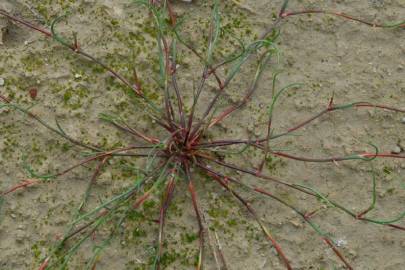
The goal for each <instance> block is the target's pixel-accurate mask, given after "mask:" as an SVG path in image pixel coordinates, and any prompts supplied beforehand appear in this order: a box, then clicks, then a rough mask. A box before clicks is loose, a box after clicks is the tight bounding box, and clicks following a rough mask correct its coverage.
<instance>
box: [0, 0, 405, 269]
mask: <svg viewBox="0 0 405 270" xmlns="http://www.w3.org/2000/svg"><path fill="white" fill-rule="evenodd" d="M281 2H282V1H265V0H244V1H240V5H236V4H235V3H234V2H233V1H230V0H226V1H221V12H222V16H223V25H224V26H225V27H226V28H227V29H228V30H229V31H230V32H232V33H233V34H234V35H235V36H237V37H239V38H242V39H244V41H246V42H247V41H249V40H252V38H253V37H254V36H255V35H257V34H258V33H260V32H261V31H262V30H263V29H264V27H265V26H267V25H269V24H271V22H272V16H273V15H274V14H277V12H278V10H279V8H280V6H281ZM210 4H211V3H210V2H209V1H193V3H191V4H190V3H183V2H181V1H177V2H175V9H176V12H177V13H178V14H179V15H182V16H184V18H185V19H186V23H185V25H184V33H187V38H188V39H190V40H193V41H194V43H195V46H199V45H202V44H203V43H204V39H203V34H204V32H205V38H206V35H207V33H206V31H207V29H208V27H207V23H208V21H209V16H210V8H209V6H210ZM311 7H316V8H319V7H320V8H325V9H327V10H336V11H342V12H346V13H348V14H351V15H354V16H356V17H361V18H363V19H365V20H368V21H376V22H393V21H400V20H403V19H404V18H405V1H402V0H396V1H395V0H391V1H389V0H387V1H384V0H379V1H377V0H375V1H371V0H368V1H366V0H362V1H343V0H342V1H290V5H289V8H288V9H289V10H301V9H304V8H311ZM0 8H4V9H6V10H8V11H9V12H11V13H13V14H17V15H19V16H22V17H25V18H27V19H29V20H31V21H34V22H36V23H37V24H40V25H45V24H48V25H49V23H50V22H51V21H52V19H54V18H55V17H57V16H58V15H61V14H63V13H64V12H66V11H70V14H69V15H68V17H67V19H66V21H65V22H63V23H61V24H60V26H59V27H58V28H59V29H60V31H62V32H63V33H65V34H66V35H69V36H70V35H71V33H72V31H73V30H74V31H76V32H78V39H79V41H80V44H81V46H82V47H83V48H84V49H85V50H86V51H88V52H89V53H91V54H93V55H95V56H97V57H98V58H101V59H103V60H104V61H106V62H107V63H109V64H110V65H112V66H113V67H115V68H116V69H118V70H119V71H121V72H122V73H124V74H125V75H128V76H130V74H131V67H133V66H134V65H136V66H137V67H138V68H137V69H138V70H140V75H141V78H145V79H144V80H145V85H146V86H150V89H153V83H154V82H153V80H152V79H151V78H152V77H153V76H154V74H155V73H153V72H154V71H155V70H156V68H152V67H151V66H152V64H155V63H156V56H155V55H154V52H156V49H155V47H154V40H153V38H152V36H151V34H150V31H151V20H150V19H149V16H148V12H147V11H146V9H145V8H142V7H139V6H137V5H136V4H134V3H132V2H131V1H130V0H116V1H112V0H100V1H94V0H81V1H79V0H76V1H75V0H72V1H64V0H59V1H56V0H55V1H53V0H48V1H40V0H33V1H23V0H1V1H0ZM0 27H1V28H2V37H1V38H2V39H1V42H2V44H1V45H0V77H1V78H4V80H5V85H4V86H0V93H1V94H2V95H5V96H7V97H9V98H10V99H12V100H13V102H17V103H19V104H20V105H22V106H23V107H29V106H33V107H32V109H31V110H32V111H33V112H35V113H36V114H38V115H39V116H41V117H42V118H44V119H46V121H47V122H49V123H50V124H52V125H53V124H54V118H55V117H58V119H59V121H60V123H61V125H62V126H63V127H64V129H65V130H66V131H67V132H68V134H69V135H70V136H72V137H75V138H78V139H80V140H84V141H92V142H95V143H98V144H100V145H103V146H106V147H114V146H115V147H117V146H119V145H120V144H121V145H125V144H126V143H127V142H130V141H131V138H128V137H126V136H123V135H122V134H119V133H117V131H116V130H115V129H114V128H113V127H111V126H108V125H106V124H104V123H102V122H100V121H99V120H98V114H99V113H101V112H115V113H120V114H122V115H123V116H125V117H126V118H127V119H129V121H130V122H131V123H132V124H134V125H137V126H140V127H142V128H143V130H148V131H150V132H151V131H153V130H154V126H153V123H150V122H149V121H148V118H147V117H145V116H144V115H143V112H142V111H141V110H140V109H138V108H137V107H136V106H135V105H133V104H132V103H131V101H130V99H129V98H128V97H127V96H126V95H125V93H124V92H123V91H122V90H121V88H122V87H120V85H119V83H118V82H116V81H114V80H113V79H112V78H111V77H110V76H109V75H108V74H105V72H103V71H102V70H100V69H99V68H98V67H96V66H94V65H93V64H91V63H89V62H87V61H85V60H83V59H80V58H78V57H77V56H75V55H73V54H72V53H71V52H70V51H67V50H66V49H64V48H61V46H60V45H58V44H56V43H55V42H53V41H52V40H49V39H46V38H45V37H43V36H42V35H39V34H37V33H33V32H32V31H29V30H28V29H27V28H25V27H22V26H20V25H15V24H12V23H10V22H7V21H6V20H5V19H3V18H0ZM281 29H282V31H281V36H280V39H279V44H278V47H279V50H280V52H281V55H280V62H279V64H277V63H276V61H274V63H273V64H272V65H271V67H270V68H269V69H268V71H267V72H266V74H265V75H264V78H263V80H262V82H261V83H260V87H259V90H258V91H257V92H256V94H255V96H254V98H253V100H252V102H251V103H250V105H249V106H248V107H247V108H245V109H244V110H243V111H242V112H239V113H237V114H235V115H234V116H233V117H230V118H229V119H228V120H226V121H225V122H224V124H223V125H222V126H221V127H219V128H217V129H216V130H215V131H214V132H213V134H212V136H213V137H214V138H230V137H234V138H247V137H248V136H250V137H252V136H260V135H263V134H264V131H265V124H264V121H265V110H266V106H267V105H268V104H269V102H270V98H271V78H272V75H273V74H274V71H276V70H280V69H282V70H284V72H283V73H282V75H280V80H279V82H278V86H279V88H280V87H281V86H284V85H287V84H289V83H293V82H300V83H303V87H302V88H300V89H298V90H293V91H291V92H289V93H290V94H289V95H285V96H283V98H282V99H281V100H280V103H279V104H278V107H277V109H276V112H275V120H274V128H275V129H276V130H278V131H282V130H285V129H286V128H288V127H291V126H293V125H294V124H297V123H299V122H300V121H302V120H304V119H306V118H307V117H309V116H311V115H314V114H315V113H316V112H318V111H320V110H322V109H324V108H325V106H326V105H327V103H328V100H329V99H330V97H331V96H332V94H333V93H334V96H335V102H336V103H337V104H341V103H348V102H353V101H370V102H373V103H383V104H386V105H391V106H395V107H399V108H405V42H404V33H405V32H404V31H403V30H399V29H396V30H392V29H386V30H381V29H373V28H370V27H367V26H364V25H360V24H358V23H353V22H348V21H344V20H341V19H339V18H335V17H330V16H323V15H319V16H306V15H305V16H298V17H291V18H289V19H288V20H287V21H286V22H284V24H283V25H282V27H281ZM224 44H228V43H224ZM229 46H231V43H229ZM221 48H223V50H224V51H225V52H226V51H227V50H229V51H231V48H227V47H226V46H225V45H223V46H222V47H221ZM199 70H201V64H199V62H198V61H197V60H196V59H195V58H192V57H191V56H190V57H189V55H188V54H187V53H186V52H184V54H183V58H182V61H181V62H180V67H179V74H181V75H179V78H180V83H181V85H182V86H183V89H184V90H183V91H184V92H183V93H184V95H185V96H186V97H188V98H189V100H191V99H190V97H191V96H192V87H193V85H194V84H195V83H196V82H197V80H198V79H199V76H200V75H199V74H200V73H199V72H198V71H199ZM252 72H253V71H252V70H249V68H247V69H245V70H244V71H243V73H242V74H241V76H240V78H239V79H238V80H236V81H235V82H234V83H233V84H232V85H231V88H230V91H229V95H228V96H227V98H226V99H224V101H223V102H224V104H225V103H226V102H234V101H237V100H239V99H240V98H241V97H242V96H243V93H244V89H245V88H244V87H245V86H246V82H245V81H246V80H244V78H249V77H250V76H252ZM197 74H198V75H197ZM32 88H36V89H38V96H37V97H36V99H35V100H33V99H32V98H31V97H30V95H29V90H30V89H32ZM151 91H152V90H151ZM207 91H208V94H207V95H206V96H204V97H203V98H202V100H201V101H202V102H201V103H200V104H201V105H200V106H201V108H200V109H203V107H204V104H206V103H207V102H208V101H209V97H210V95H211V96H212V89H211V90H210V89H208V90H207ZM159 96H160V94H158V93H156V102H159ZM403 117H404V115H400V114H394V113H390V112H384V111H374V110H348V111H343V112H338V113H335V114H333V115H328V116H325V117H323V118H322V119H320V120H319V121H316V122H314V123H313V124H312V125H310V126H308V127H307V128H305V129H304V130H303V131H301V132H299V133H298V134H299V135H300V136H294V137H287V138H285V139H282V140H279V141H277V140H276V141H274V143H275V145H273V147H279V148H282V149H289V150H290V151H291V152H292V153H296V154H297V155H299V154H301V155H307V156H313V157H319V156H331V155H345V154H350V153H353V152H358V151H372V150H373V149H372V148H371V147H370V146H369V145H368V144H367V143H368V142H372V143H374V144H376V145H378V146H379V148H380V150H381V151H391V150H394V149H395V148H397V147H398V146H399V147H403V148H405V136H404V134H405V125H404V124H403V123H401V118H403ZM79 150H80V149H76V147H71V146H70V145H69V144H67V143H66V142H65V141H63V140H61V139H60V138H57V137H55V135H54V134H52V133H50V132H49V131H48V130H46V129H44V128H43V127H41V126H39V125H38V124H37V123H35V122H33V121H32V120H30V119H29V118H27V117H26V116H24V115H21V114H20V113H18V112H16V111H11V110H9V109H2V110H0V168H1V169H0V190H6V189H7V188H9V187H11V186H14V185H16V184H17V183H19V182H20V181H22V180H23V179H25V178H27V177H28V174H27V172H26V170H25V169H24V166H23V164H24V159H25V160H26V162H28V163H29V164H30V165H31V166H32V167H33V168H34V169H35V170H36V171H38V172H39V173H41V174H46V173H48V172H54V171H56V170H57V169H61V168H65V167H67V166H68V165H69V164H73V162H74V161H75V160H78V159H81V153H80V151H79ZM226 159H229V161H233V162H235V163H240V164H244V165H245V166H253V165H255V164H257V161H258V160H259V159H258V158H256V159H255V158H254V153H251V154H247V155H246V158H242V157H239V156H237V157H226ZM373 164H374V166H375V170H376V172H377V190H378V198H377V200H378V201H377V208H376V210H375V211H374V212H372V213H371V214H370V217H376V218H380V219H389V218H392V217H395V216H397V215H398V214H399V213H401V212H402V211H404V207H405V177H404V175H405V163H404V161H403V160H402V161H401V160H393V159H384V160H379V161H377V162H374V163H373ZM120 165H122V164H119V162H118V161H113V162H112V164H111V167H110V169H108V170H105V171H104V172H103V174H102V175H101V177H100V180H99V181H98V182H97V185H96V187H95V190H94V193H93V196H92V198H93V200H94V202H93V205H95V204H96V203H99V202H100V201H102V200H105V199H107V198H109V197H111V196H112V195H113V194H118V193H119V192H120V191H122V190H123V189H124V188H125V187H128V186H129V185H130V184H131V183H132V182H131V181H132V180H133V179H132V178H131V176H132V175H131V172H130V171H129V172H128V171H124V172H123V170H122V169H120V168H122V167H120ZM268 165H269V166H268V168H266V169H267V173H268V174H272V175H276V176H279V177H281V178H284V179H289V180H290V181H291V182H293V183H305V184H307V185H311V186H313V187H317V189H318V190H320V191H322V192H323V193H325V194H328V195H329V197H330V198H333V199H334V200H336V201H338V202H340V203H341V204H343V205H345V206H348V207H350V208H351V209H352V210H354V211H356V212H360V211H361V210H363V209H365V208H366V207H367V206H368V205H369V203H370V200H371V179H372V176H371V173H370V167H369V165H368V164H364V163H363V162H360V161H352V162H341V163H339V164H338V166H337V165H334V164H309V163H303V162H295V161H290V160H282V161H281V160H279V159H274V160H273V161H272V163H271V164H268ZM90 176H91V171H90V170H89V169H88V168H79V169H77V170H75V171H74V172H73V173H69V174H68V175H66V176H64V177H62V178H59V179H57V180H54V181H51V182H49V183H45V184H41V185H36V186H34V187H30V188H28V189H25V190H21V191H19V192H16V193H13V194H11V195H9V196H7V197H6V198H5V201H4V203H3V205H2V206H1V208H0V269H1V270H16V269H21V270H23V269H37V268H38V266H39V264H40V261H41V260H42V259H44V258H45V257H46V255H47V252H48V251H49V248H50V247H51V246H52V243H54V242H55V240H56V239H57V238H58V235H61V234H62V233H63V232H64V230H65V228H66V226H67V224H68V223H69V221H71V220H72V215H73V213H74V210H75V209H76V208H77V204H78V203H79V202H80V198H81V196H82V194H83V192H84V190H85V188H86V186H87V181H88V179H89V177H90ZM242 179H244V181H247V182H251V183H252V184H260V185H261V186H264V187H266V188H267V189H269V190H271V191H272V192H274V193H275V194H278V195H279V196H282V197H283V198H284V199H286V200H288V201H289V202H291V203H294V204H296V205H299V206H300V207H302V208H303V209H308V210H314V209H316V208H317V207H318V206H319V205H321V203H319V202H316V201H314V200H313V198H308V197H305V196H303V195H302V194H296V193H291V191H289V190H286V189H285V188H283V187H280V186H275V185H274V184H271V183H263V182H259V181H257V180H255V179H250V177H248V176H244V177H243V178H242ZM200 180H201V181H199V184H198V191H199V196H200V198H201V201H202V205H203V208H204V210H205V211H204V212H205V216H206V219H207V222H208V224H210V228H213V229H215V231H216V232H217V233H218V236H219V239H220V242H221V244H222V247H223V249H224V255H225V258H226V260H227V262H228V264H229V269H252V270H255V269H284V267H283V265H282V263H281V262H280V261H279V259H278V258H277V256H276V252H275V251H274V249H273V248H271V247H270V244H269V243H268V242H267V241H266V240H265V239H264V237H263V236H262V235H261V232H260V230H259V228H258V227H257V226H256V225H255V223H254V222H253V221H252V219H251V217H250V216H249V214H248V213H247V212H246V211H245V210H244V209H243V208H241V207H240V206H239V205H238V203H237V202H235V201H234V200H233V198H232V197H231V196H229V195H227V194H226V193H225V192H224V191H223V190H222V189H221V188H220V187H218V186H217V185H215V184H214V183H212V181H209V180H208V179H204V178H203V177H201V179H200ZM182 189H183V190H184V191H183V190H182ZM185 190H186V186H185V185H183V186H181V185H180V186H179V188H178V189H177V190H176V199H175V204H174V206H173V207H171V208H170V210H169V216H168V222H167V225H166V228H167V249H166V250H167V253H166V259H167V261H166V264H167V268H166V269H192V268H193V267H192V265H193V263H194V260H195V256H196V247H197V242H198V241H197V240H196V239H195V233H196V230H197V228H196V222H195V220H194V215H193V210H192V206H191V203H190V198H189V196H188V194H186V193H187V192H185ZM246 195H247V196H249V200H250V202H251V203H252V204H253V206H254V207H256V208H257V210H258V212H259V214H260V215H261V217H262V218H263V221H264V222H265V224H266V225H268V226H269V228H270V229H271V230H272V232H273V234H274V235H275V236H276V238H277V240H278V241H279V242H280V244H281V245H282V247H283V249H284V251H285V252H286V255H287V257H288V258H290V259H291V261H292V265H293V267H294V269H343V268H342V266H341V262H340V261H339V260H338V259H337V258H336V256H335V255H334V254H333V252H332V250H330V249H329V248H328V247H327V246H326V245H325V244H324V243H323V242H322V241H321V239H320V238H319V237H318V236H317V235H316V234H315V233H314V232H313V231H312V230H311V229H310V228H308V226H307V225H306V224H305V223H304V222H303V221H302V220H301V219H299V217H297V216H296V215H295V214H294V213H293V212H291V211H290V210H289V209H286V208H285V207H283V206H282V205H280V204H278V203H277V202H274V201H270V200H268V199H266V198H263V197H259V196H257V195H254V194H246ZM89 209H91V207H89ZM143 214H144V218H143V219H139V218H136V217H134V218H133V219H130V220H128V222H125V224H124V227H125V228H124V229H123V230H122V233H121V234H119V235H118V236H117V237H116V238H115V239H114V241H112V243H111V245H110V246H109V247H108V248H107V249H106V250H105V253H104V256H102V257H101V258H100V260H99V262H98V264H97V267H96V269H148V267H147V265H148V262H150V258H151V256H152V254H153V253H152V248H153V243H154V239H155V235H156V232H157V227H158V226H157V224H156V223H155V222H154V221H153V219H155V218H156V217H157V215H158V205H157V204H155V205H154V204H153V203H151V204H149V205H148V207H144V209H143ZM313 220H314V221H315V222H317V223H318V224H319V225H320V226H321V228H322V229H323V230H324V231H328V232H329V233H331V235H332V238H333V239H334V240H335V241H336V242H337V243H339V245H340V247H341V250H342V253H343V254H344V255H345V256H346V258H347V259H348V261H350V262H351V264H352V265H353V266H354V268H355V269H405V256H404V254H405V235H404V233H403V232H401V231H394V230H392V229H390V228H388V227H384V226H379V225H372V224H366V223H363V222H359V221H356V220H354V219H353V218H351V217H350V216H348V215H346V214H344V213H343V212H341V211H338V210H336V209H326V208H325V209H323V210H321V211H320V212H319V213H318V214H317V215H316V216H315V217H314V218H313ZM399 224H401V225H402V226H404V225H405V223H404V221H401V222H400V223H399ZM102 236H103V232H100V235H99V236H97V235H96V236H95V237H96V240H97V237H100V238H101V237H102ZM96 240H95V241H96ZM92 246H93V244H92V243H87V244H85V248H82V249H81V250H80V251H79V255H78V256H76V257H75V259H74V261H73V263H72V264H71V266H70V269H83V268H84V261H85V259H86V258H88V257H89V256H90V255H91V252H92V250H91V247H92ZM207 254H209V251H207ZM207 256H208V257H209V258H210V259H209V261H208V264H207V268H206V269H215V264H214V262H213V259H212V258H211V257H212V256H209V255H207Z"/></svg>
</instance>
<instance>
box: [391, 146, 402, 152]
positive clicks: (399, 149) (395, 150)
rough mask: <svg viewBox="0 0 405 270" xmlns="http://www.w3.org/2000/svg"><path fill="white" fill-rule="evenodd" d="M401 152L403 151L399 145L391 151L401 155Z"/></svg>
mask: <svg viewBox="0 0 405 270" xmlns="http://www.w3.org/2000/svg"><path fill="white" fill-rule="evenodd" d="M401 152H402V149H401V147H399V146H398V145H397V146H395V147H394V148H393V149H392V151H391V153H392V154H400V153H401Z"/></svg>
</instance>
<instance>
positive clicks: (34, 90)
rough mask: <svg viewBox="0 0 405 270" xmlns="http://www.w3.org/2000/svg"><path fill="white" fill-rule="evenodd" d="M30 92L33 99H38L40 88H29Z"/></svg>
mask: <svg viewBox="0 0 405 270" xmlns="http://www.w3.org/2000/svg"><path fill="white" fill-rule="evenodd" d="M28 93H29V95H30V97H31V99H36V98H37V95H38V89H37V88H35V87H32V88H30V90H28Z"/></svg>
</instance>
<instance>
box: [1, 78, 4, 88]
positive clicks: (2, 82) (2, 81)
mask: <svg viewBox="0 0 405 270" xmlns="http://www.w3.org/2000/svg"><path fill="white" fill-rule="evenodd" d="M3 85H4V79H3V78H0V86H3Z"/></svg>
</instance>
